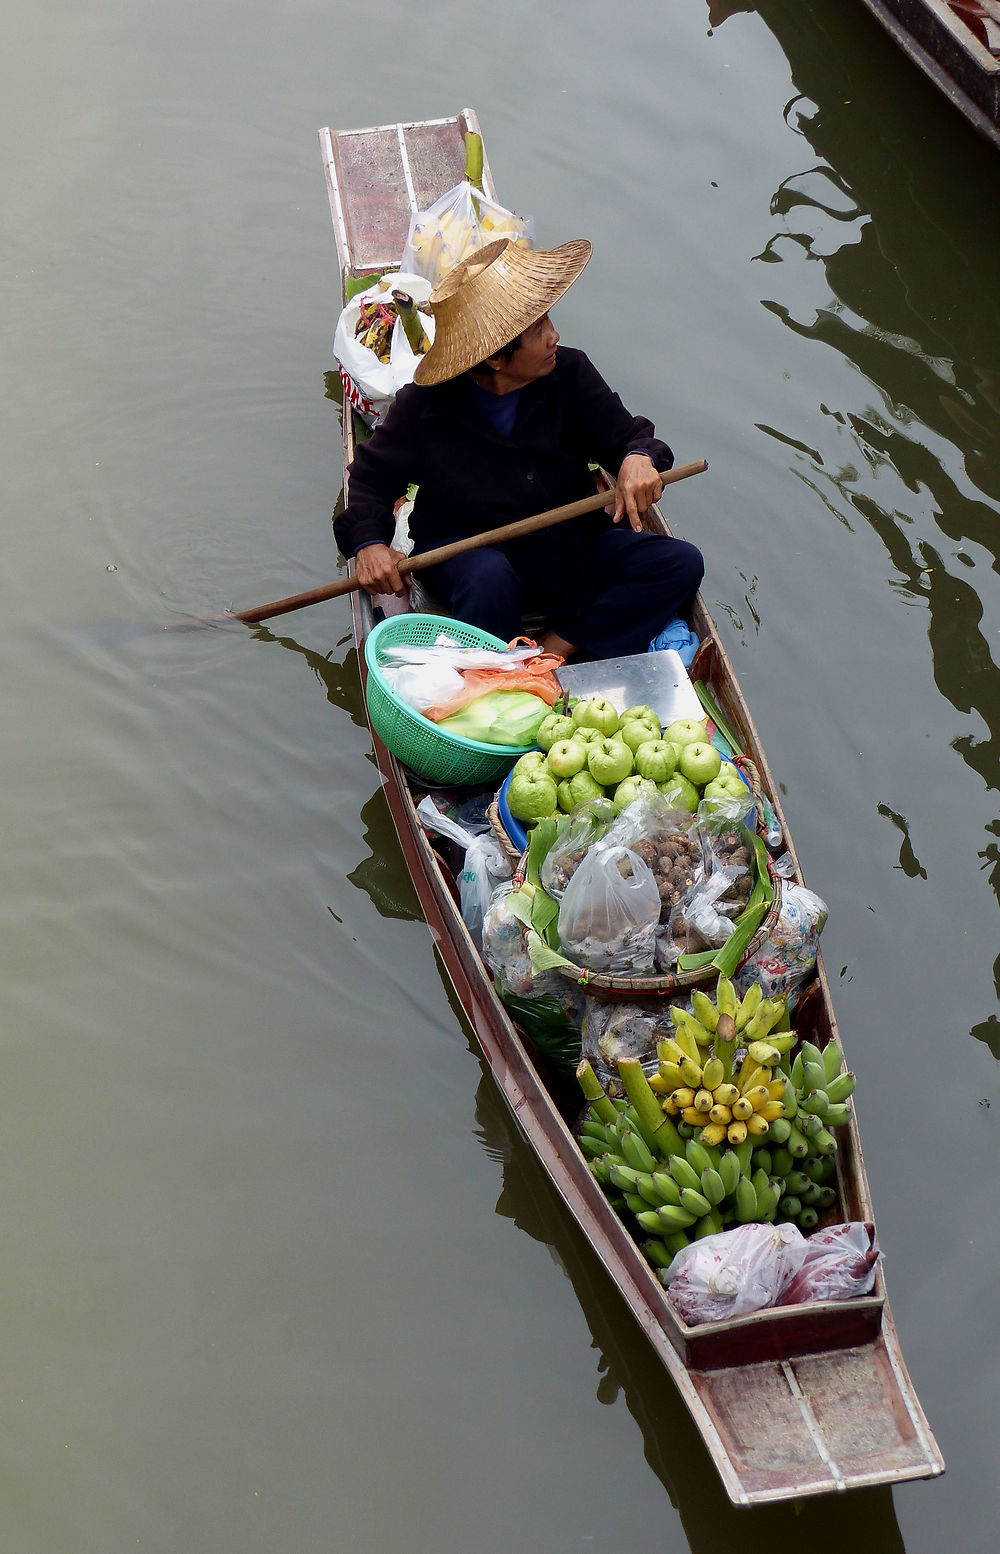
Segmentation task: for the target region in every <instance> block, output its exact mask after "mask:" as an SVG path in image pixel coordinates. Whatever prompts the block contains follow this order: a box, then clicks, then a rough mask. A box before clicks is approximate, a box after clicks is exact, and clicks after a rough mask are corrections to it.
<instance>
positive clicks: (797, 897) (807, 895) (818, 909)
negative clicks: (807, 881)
mask: <svg viewBox="0 0 1000 1554" xmlns="http://www.w3.org/2000/svg"><path fill="white" fill-rule="evenodd" d="M826 919H827V908H826V904H825V902H823V901H822V900H821V899H820V897H819V896H817V895H816V894H815V893H814V892H813V891H811V890H807V889H806V887H805V886H804V885H796V884H794V883H793V882H792V881H790V880H788V881H785V882H783V884H782V887H781V905H780V908H779V911H778V918H777V921H776V923H775V924H774V927H773V929H772V930H771V933H770V934H769V935H768V937H767V939H766V940H765V941H764V943H763V944H762V945H761V946H760V948H759V949H758V950H757V951H755V953H754V954H753V955H751V957H750V959H749V960H748V961H746V963H745V964H744V965H743V966H742V967H741V969H740V971H739V973H738V975H737V976H736V977H735V978H734V979H733V980H734V981H735V983H736V990H737V992H738V993H740V994H741V995H742V994H743V993H745V992H746V991H747V988H748V987H749V986H750V984H751V983H752V982H759V983H760V985H761V987H762V988H763V990H764V995H765V997H767V998H787V997H788V995H789V994H791V993H794V992H795V990H796V989H797V988H799V987H800V986H801V984H802V983H803V982H805V980H806V978H807V977H809V976H810V975H811V974H812V970H813V967H814V966H815V965H816V951H817V947H818V945H819V936H820V933H821V932H822V929H823V925H824V924H825V922H826Z"/></svg>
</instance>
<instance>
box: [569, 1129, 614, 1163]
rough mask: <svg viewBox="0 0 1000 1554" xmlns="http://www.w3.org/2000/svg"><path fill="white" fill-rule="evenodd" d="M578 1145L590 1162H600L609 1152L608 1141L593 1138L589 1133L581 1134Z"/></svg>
mask: <svg viewBox="0 0 1000 1554" xmlns="http://www.w3.org/2000/svg"><path fill="white" fill-rule="evenodd" d="M577 1143H578V1144H579V1146H580V1148H581V1150H582V1151H583V1153H584V1154H585V1155H586V1157H587V1159H588V1160H600V1159H601V1158H602V1157H603V1156H604V1155H606V1154H607V1152H608V1141H607V1139H595V1138H591V1137H590V1135H589V1133H581V1134H580V1137H579V1138H578V1139H577Z"/></svg>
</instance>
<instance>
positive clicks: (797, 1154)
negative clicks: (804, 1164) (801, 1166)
mask: <svg viewBox="0 0 1000 1554" xmlns="http://www.w3.org/2000/svg"><path fill="white" fill-rule="evenodd" d="M785 1148H786V1149H787V1150H788V1152H789V1154H790V1155H792V1156H793V1158H794V1159H796V1160H804V1159H805V1158H806V1156H807V1155H808V1154H809V1140H808V1139H807V1138H806V1136H805V1134H804V1133H803V1132H801V1130H800V1129H799V1128H797V1127H796V1126H795V1124H794V1122H793V1123H792V1131H791V1133H790V1134H789V1135H788V1139H787V1142H786V1144H785Z"/></svg>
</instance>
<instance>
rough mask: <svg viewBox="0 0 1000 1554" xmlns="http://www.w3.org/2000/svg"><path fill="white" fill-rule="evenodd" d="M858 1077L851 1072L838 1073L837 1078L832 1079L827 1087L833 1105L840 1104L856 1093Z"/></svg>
mask: <svg viewBox="0 0 1000 1554" xmlns="http://www.w3.org/2000/svg"><path fill="white" fill-rule="evenodd" d="M856 1084H857V1079H856V1078H855V1076H854V1075H853V1074H852V1073H850V1072H847V1073H844V1074H838V1075H837V1077H836V1079H831V1080H830V1083H829V1084H828V1085H827V1087H826V1093H827V1095H828V1096H829V1097H830V1103H831V1105H839V1104H840V1102H841V1101H846V1100H847V1099H848V1097H849V1096H852V1095H853V1094H854V1087H855V1085H856Z"/></svg>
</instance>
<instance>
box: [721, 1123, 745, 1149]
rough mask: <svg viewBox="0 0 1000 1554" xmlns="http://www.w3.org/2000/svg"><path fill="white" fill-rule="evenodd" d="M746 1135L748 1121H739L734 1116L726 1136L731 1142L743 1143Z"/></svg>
mask: <svg viewBox="0 0 1000 1554" xmlns="http://www.w3.org/2000/svg"><path fill="white" fill-rule="evenodd" d="M746 1136H747V1125H746V1123H745V1122H739V1121H737V1120H736V1119H735V1118H734V1119H733V1121H732V1122H731V1123H730V1124H729V1127H728V1128H727V1129H726V1137H727V1139H728V1140H729V1142H730V1144H742V1143H743V1141H744V1139H745V1138H746Z"/></svg>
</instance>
